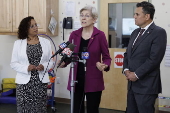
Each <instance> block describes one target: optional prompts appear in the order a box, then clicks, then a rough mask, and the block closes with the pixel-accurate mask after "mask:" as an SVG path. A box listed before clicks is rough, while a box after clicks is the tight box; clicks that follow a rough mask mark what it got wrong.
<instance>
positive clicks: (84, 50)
mask: <svg viewBox="0 0 170 113" xmlns="http://www.w3.org/2000/svg"><path fill="white" fill-rule="evenodd" d="M89 58H90V56H89V52H87V47H83V52H82V53H81V59H83V60H84V59H85V60H86V59H89Z"/></svg>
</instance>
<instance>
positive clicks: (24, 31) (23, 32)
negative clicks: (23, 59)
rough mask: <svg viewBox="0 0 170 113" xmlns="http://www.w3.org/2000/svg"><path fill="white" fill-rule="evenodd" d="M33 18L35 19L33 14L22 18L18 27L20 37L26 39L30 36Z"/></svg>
mask: <svg viewBox="0 0 170 113" xmlns="http://www.w3.org/2000/svg"><path fill="white" fill-rule="evenodd" d="M31 19H34V17H32V16H28V17H26V18H24V19H22V20H21V22H20V24H19V27H18V38H19V39H26V38H27V37H28V30H29V28H30V24H31Z"/></svg>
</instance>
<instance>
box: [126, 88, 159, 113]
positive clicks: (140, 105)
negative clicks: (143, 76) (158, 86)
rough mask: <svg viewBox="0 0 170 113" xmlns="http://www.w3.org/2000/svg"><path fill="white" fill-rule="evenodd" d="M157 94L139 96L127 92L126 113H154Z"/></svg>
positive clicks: (130, 91)
mask: <svg viewBox="0 0 170 113" xmlns="http://www.w3.org/2000/svg"><path fill="white" fill-rule="evenodd" d="M157 97H158V94H139V93H135V92H133V91H132V90H129V91H128V95H127V109H126V113H154V112H155V107H154V105H155V100H156V98H157Z"/></svg>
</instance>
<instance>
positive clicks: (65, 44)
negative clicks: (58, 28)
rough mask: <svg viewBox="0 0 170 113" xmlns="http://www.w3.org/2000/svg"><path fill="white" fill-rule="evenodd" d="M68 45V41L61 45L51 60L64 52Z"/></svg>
mask: <svg viewBox="0 0 170 113" xmlns="http://www.w3.org/2000/svg"><path fill="white" fill-rule="evenodd" d="M69 44H70V42H69V41H67V42H66V43H65V42H63V43H61V44H60V45H59V50H58V51H57V52H56V53H55V54H54V55H53V56H52V57H51V58H53V57H54V56H55V55H57V54H59V53H61V52H62V51H63V50H64V48H66V47H67V46H68V45H69Z"/></svg>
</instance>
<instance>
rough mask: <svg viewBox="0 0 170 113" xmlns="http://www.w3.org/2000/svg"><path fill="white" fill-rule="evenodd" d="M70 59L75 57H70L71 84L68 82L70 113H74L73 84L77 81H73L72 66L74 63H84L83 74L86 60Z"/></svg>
mask: <svg viewBox="0 0 170 113" xmlns="http://www.w3.org/2000/svg"><path fill="white" fill-rule="evenodd" d="M72 58H75V57H71V66H70V68H71V82H70V86H71V113H74V87H75V83H77V82H78V81H75V80H74V65H75V62H82V63H84V69H85V72H86V60H85V59H83V60H74V59H72Z"/></svg>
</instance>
